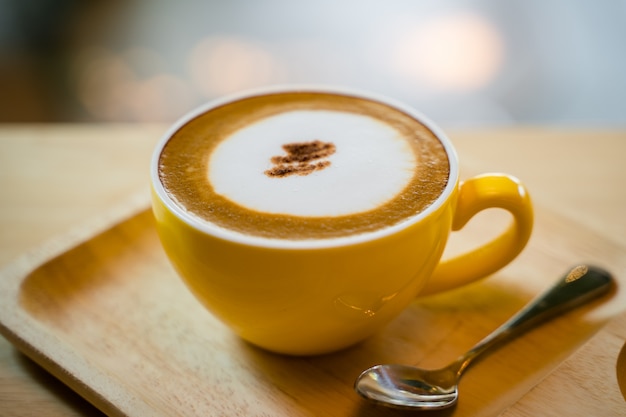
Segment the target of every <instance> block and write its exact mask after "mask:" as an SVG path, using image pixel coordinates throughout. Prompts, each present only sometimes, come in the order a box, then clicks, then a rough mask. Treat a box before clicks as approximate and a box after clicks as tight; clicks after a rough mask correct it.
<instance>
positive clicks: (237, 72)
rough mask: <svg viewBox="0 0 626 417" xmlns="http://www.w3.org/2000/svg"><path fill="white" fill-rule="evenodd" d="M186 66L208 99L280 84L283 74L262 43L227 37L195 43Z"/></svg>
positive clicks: (195, 84)
mask: <svg viewBox="0 0 626 417" xmlns="http://www.w3.org/2000/svg"><path fill="white" fill-rule="evenodd" d="M188 67H189V73H190V77H191V80H192V82H193V85H194V86H195V87H196V88H198V89H199V90H200V91H201V92H202V93H203V94H204V95H205V96H206V97H209V98H211V97H215V96H219V95H224V94H229V93H233V92H235V91H239V90H244V89H248V88H254V87H260V86H263V85H267V84H271V83H277V82H280V81H281V80H282V79H283V77H282V73H283V72H284V70H283V68H281V65H280V64H279V63H278V61H277V59H276V58H275V57H274V56H273V55H272V54H271V53H270V52H269V51H268V50H267V49H266V48H264V47H263V46H262V45H261V44H259V43H257V42H254V41H251V40H246V39H243V38H234V37H227V36H211V37H207V38H204V39H202V40H201V41H200V42H198V43H197V44H196V45H195V47H194V48H193V49H192V51H191V53H190V55H189V61H188Z"/></svg>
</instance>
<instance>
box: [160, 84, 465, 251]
mask: <svg viewBox="0 0 626 417" xmlns="http://www.w3.org/2000/svg"><path fill="white" fill-rule="evenodd" d="M294 91H298V92H320V93H326V94H334V95H340V96H348V97H355V98H362V99H367V100H373V101H377V102H380V103H383V104H385V105H387V106H389V107H392V108H395V109H397V110H399V111H401V112H403V113H405V114H407V115H409V116H410V117H412V118H414V119H416V120H418V121H419V122H420V123H421V124H423V125H424V126H426V128H428V129H429V130H430V131H431V132H432V133H433V134H434V135H435V136H436V137H437V138H438V139H439V141H440V142H441V144H442V145H443V147H444V149H445V152H446V154H447V156H448V161H449V177H448V182H447V184H446V186H445V188H444V190H443V192H442V193H441V194H440V195H439V197H438V198H437V199H436V200H435V201H434V202H433V203H432V204H431V205H430V206H429V207H427V208H426V209H425V210H423V211H421V212H420V213H418V214H416V215H414V216H410V217H408V218H407V219H406V220H404V221H402V222H400V223H398V224H395V225H392V226H388V227H385V228H382V229H378V230H375V231H372V232H366V233H361V234H356V235H351V236H344V237H335V238H323V239H307V240H286V239H274V238H265V237H258V236H251V235H246V234H242V233H238V232H234V231H232V230H228V229H224V228H220V227H218V226H215V225H212V224H210V223H208V222H204V221H200V220H199V219H197V218H195V217H194V216H192V215H190V214H189V213H187V212H186V211H185V210H183V209H182V208H181V207H180V206H179V205H178V204H177V203H176V202H175V201H174V200H173V199H172V198H171V197H170V196H169V194H168V193H167V192H166V190H165V188H164V186H163V184H162V183H161V180H160V178H159V171H158V168H159V158H160V156H161V152H162V151H163V148H164V147H165V145H166V144H167V142H168V141H169V139H170V138H171V137H172V136H173V135H174V134H175V133H176V132H177V131H178V130H179V129H182V128H183V127H184V126H185V125H186V124H187V123H188V122H189V121H191V120H192V119H194V118H196V117H198V116H199V115H201V114H204V113H207V112H210V111H211V110H212V109H215V108H217V107H220V106H223V105H225V104H228V103H230V102H234V101H238V100H242V99H245V98H248V97H253V96H258V95H265V94H280V93H281V92H285V93H288V92H294ZM458 176H459V173H458V158H457V154H456V151H455V149H454V147H453V146H452V144H451V142H450V140H449V139H448V137H447V136H446V135H445V133H444V132H443V131H442V130H441V129H440V128H439V127H438V126H437V125H435V124H434V123H433V122H432V121H431V120H430V119H429V118H428V117H426V116H425V115H423V114H422V113H420V112H419V111H417V110H415V109H413V108H411V107H409V106H407V105H405V104H403V103H400V102H397V101H395V100H393V99H390V98H387V97H383V96H380V95H376V94H372V93H368V92H362V91H358V90H351V89H345V88H336V87H318V86H281V87H270V88H262V89H256V90H252V91H246V92H243V93H239V94H235V95H231V96H227V97H224V98H220V99H217V100H214V101H211V102H208V103H206V104H205V105H203V106H200V107H198V108H196V109H194V110H192V111H190V112H189V113H188V114H186V115H185V116H183V117H182V118H181V119H179V120H178V121H177V122H176V123H175V124H174V125H172V126H171V127H170V128H169V129H168V130H167V131H166V133H165V134H164V135H163V136H162V138H161V140H160V141H159V143H158V144H157V146H156V148H155V150H154V152H153V155H152V160H151V169H150V177H151V184H152V189H153V193H154V196H155V197H156V198H158V200H159V201H160V202H161V203H162V204H164V205H165V206H166V207H167V209H168V210H169V211H170V212H171V213H173V214H174V215H175V216H176V217H177V218H179V219H180V220H182V221H183V222H185V223H186V224H188V225H189V226H191V227H193V228H194V229H197V230H199V231H202V232H203V233H207V234H209V235H212V236H215V237H218V238H221V239H226V240H229V241H233V242H237V243H241V244H246V245H253V246H264V247H272V248H289V249H297V248H302V249H308V248H311V249H312V248H326V247H337V246H344V245H351V244H358V243H363V242H366V241H369V240H375V239H379V238H382V237H385V236H388V235H391V234H394V233H397V232H398V231H400V230H402V229H405V228H408V227H410V226H411V225H412V224H415V223H417V222H420V221H421V220H422V219H424V218H426V217H428V216H430V215H431V214H432V213H433V212H435V211H437V210H439V208H440V207H441V206H442V205H443V204H444V203H445V202H446V201H447V200H448V199H449V197H450V195H451V194H452V192H453V190H454V189H455V188H456V186H457V183H458Z"/></svg>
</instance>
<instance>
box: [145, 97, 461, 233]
mask: <svg viewBox="0 0 626 417" xmlns="http://www.w3.org/2000/svg"><path fill="white" fill-rule="evenodd" d="M158 175H159V180H160V181H161V183H162V185H163V187H164V189H165V191H166V192H167V194H168V195H169V197H170V198H171V199H172V200H173V201H174V203H175V204H176V205H177V206H179V208H180V209H182V210H183V211H185V212H187V213H188V214H189V215H190V216H192V217H193V218H196V219H197V221H200V222H203V223H206V224H208V225H211V227H219V228H222V229H226V230H230V231H233V232H236V233H240V234H243V235H250V236H258V237H263V238H271V239H287V240H303V239H328V238H336V237H344V236H351V235H355V234H362V233H368V232H372V231H376V230H380V229H383V228H386V227H389V226H392V225H395V224H398V223H401V222H402V221H404V220H406V219H409V218H411V217H413V216H415V215H417V214H419V213H421V212H422V211H424V210H425V209H426V208H428V207H429V206H430V205H431V204H433V202H434V201H435V200H436V199H437V198H438V197H439V196H440V195H441V194H442V192H443V190H444V188H445V187H446V185H447V183H448V180H449V175H450V163H449V160H448V155H447V153H446V150H445V148H444V146H443V145H442V143H441V142H440V141H439V139H438V138H437V136H436V135H435V134H434V133H432V132H431V130H430V129H429V128H428V127H426V126H425V125H424V124H422V123H421V122H420V121H419V120H417V119H416V118H414V117H412V116H410V115H409V114H407V113H405V112H403V111H402V110H399V109H397V108H395V107H392V106H390V105H388V104H384V103H381V102H378V101H375V100H371V99H367V98H362V97H357V96H351V95H341V94H335V93H326V92H311V91H302V92H298V91H291V92H275V93H267V94H263V95H256V96H254V95H253V96H249V97H246V98H241V99H238V100H235V101H231V102H227V103H225V104H222V105H219V106H217V107H213V108H211V109H209V110H207V111H205V112H204V113H201V114H199V115H197V116H196V117H194V118H192V119H191V120H189V121H187V122H186V123H185V124H183V125H182V126H181V127H179V128H178V129H177V130H176V131H175V132H174V133H173V134H172V135H171V137H170V139H169V140H168V141H167V143H166V144H165V146H164V147H163V149H162V151H161V154H160V156H159V163H158Z"/></svg>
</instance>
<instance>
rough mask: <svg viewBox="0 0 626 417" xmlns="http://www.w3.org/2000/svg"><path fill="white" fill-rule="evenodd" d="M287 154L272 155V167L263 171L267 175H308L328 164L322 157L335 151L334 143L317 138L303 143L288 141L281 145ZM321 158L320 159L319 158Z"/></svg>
mask: <svg viewBox="0 0 626 417" xmlns="http://www.w3.org/2000/svg"><path fill="white" fill-rule="evenodd" d="M283 149H284V150H285V152H287V156H273V157H272V163H273V164H274V167H273V168H272V169H268V170H267V171H265V175H267V176H268V177H287V176H289V175H294V174H297V175H309V174H311V173H312V172H313V171H318V170H320V169H324V168H326V167H328V166H330V161H328V160H325V159H324V158H327V157H329V156H330V155H332V154H334V153H335V150H336V147H335V144H334V143H330V142H328V143H324V142H320V141H319V140H316V141H313V142H304V143H288V144H286V145H283ZM320 159H321V160H320Z"/></svg>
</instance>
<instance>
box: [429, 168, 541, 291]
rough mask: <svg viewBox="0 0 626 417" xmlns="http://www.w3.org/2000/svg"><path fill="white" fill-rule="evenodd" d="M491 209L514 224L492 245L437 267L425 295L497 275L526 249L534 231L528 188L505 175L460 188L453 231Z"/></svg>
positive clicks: (485, 177)
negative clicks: (503, 212) (501, 212)
mask: <svg viewBox="0 0 626 417" xmlns="http://www.w3.org/2000/svg"><path fill="white" fill-rule="evenodd" d="M488 208H502V209H504V210H507V211H509V212H510V213H511V214H512V216H513V221H512V222H511V224H510V226H509V227H508V228H507V230H505V231H504V233H502V234H501V235H499V236H498V237H496V238H494V239H493V240H492V241H490V242H488V243H486V244H484V245H483V246H480V247H478V248H476V249H473V250H471V251H470V252H467V253H464V254H461V255H458V256H456V257H454V258H451V259H448V260H445V261H442V262H440V263H439V265H437V268H436V269H435V272H434V273H433V275H432V277H431V279H430V280H429V281H428V283H427V284H426V286H425V288H424V289H423V290H422V291H421V292H420V296H421V295H430V294H434V293H438V292H442V291H447V290H451V289H453V288H456V287H460V286H462V285H466V284H469V283H471V282H473V281H476V280H478V279H481V278H483V277H485V276H487V275H489V274H492V273H494V272H496V271H497V270H498V269H500V268H502V267H504V266H505V265H506V264H508V263H509V262H511V261H512V260H513V259H514V258H515V257H516V256H517V255H519V253H520V252H521V251H522V249H524V247H525V246H526V243H527V242H528V239H529V238H530V234H531V231H532V227H533V208H532V203H531V200H530V196H529V195H528V192H527V190H526V188H525V187H524V185H523V184H522V183H521V182H520V181H519V180H518V179H516V178H514V177H511V176H509V175H505V174H485V175H480V176H477V177H474V178H471V179H469V180H467V181H465V182H462V183H461V184H460V185H459V194H458V200H457V203H456V211H455V213H454V217H453V219H452V231H457V230H460V229H462V228H463V227H464V226H465V225H466V224H467V222H468V221H469V220H470V219H471V218H472V217H473V216H474V215H476V214H477V213H478V212H480V211H482V210H485V209H488Z"/></svg>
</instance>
